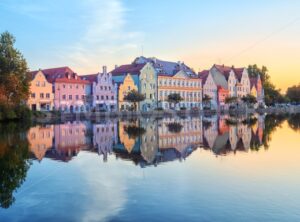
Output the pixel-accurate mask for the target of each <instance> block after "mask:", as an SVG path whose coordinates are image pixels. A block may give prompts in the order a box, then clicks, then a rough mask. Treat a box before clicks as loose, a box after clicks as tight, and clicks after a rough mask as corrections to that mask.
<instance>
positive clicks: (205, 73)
mask: <svg viewBox="0 0 300 222" xmlns="http://www.w3.org/2000/svg"><path fill="white" fill-rule="evenodd" d="M198 75H199V78H200V79H201V81H202V85H204V84H205V82H206V79H207V77H208V75H209V70H203V71H201V72H199V73H198Z"/></svg>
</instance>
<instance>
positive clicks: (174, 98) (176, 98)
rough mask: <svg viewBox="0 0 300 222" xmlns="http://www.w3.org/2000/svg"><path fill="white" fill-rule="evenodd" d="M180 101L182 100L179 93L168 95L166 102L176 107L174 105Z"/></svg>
mask: <svg viewBox="0 0 300 222" xmlns="http://www.w3.org/2000/svg"><path fill="white" fill-rule="evenodd" d="M182 100H183V98H182V97H181V96H180V94H179V93H172V94H169V95H168V102H169V103H171V104H174V106H176V104H178V103H180V101H182Z"/></svg>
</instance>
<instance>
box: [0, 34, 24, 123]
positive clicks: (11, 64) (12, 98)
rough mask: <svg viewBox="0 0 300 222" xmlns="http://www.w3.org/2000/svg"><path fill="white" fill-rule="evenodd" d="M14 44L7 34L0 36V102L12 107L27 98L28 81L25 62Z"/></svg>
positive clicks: (10, 36) (12, 38)
mask: <svg viewBox="0 0 300 222" xmlns="http://www.w3.org/2000/svg"><path fill="white" fill-rule="evenodd" d="M15 42H16V40H15V38H14V37H13V36H12V35H11V34H10V33H8V32H4V33H2V34H1V35H0V102H2V103H5V104H6V105H13V106H16V105H19V104H21V102H23V101H25V100H26V99H27V98H28V96H29V81H30V76H29V74H28V67H27V63H26V60H25V59H24V57H23V55H22V54H21V52H20V51H18V50H17V49H15V48H14V44H15ZM11 117H12V116H11Z"/></svg>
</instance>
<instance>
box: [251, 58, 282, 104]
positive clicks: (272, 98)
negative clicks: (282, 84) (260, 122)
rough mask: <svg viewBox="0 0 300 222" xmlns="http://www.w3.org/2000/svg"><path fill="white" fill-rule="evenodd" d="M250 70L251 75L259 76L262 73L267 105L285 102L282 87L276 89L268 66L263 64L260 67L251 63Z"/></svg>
mask: <svg viewBox="0 0 300 222" xmlns="http://www.w3.org/2000/svg"><path fill="white" fill-rule="evenodd" d="M248 72H249V77H257V76H258V75H260V78H261V81H262V84H263V88H264V93H265V103H266V104H267V105H272V104H275V103H282V102H285V98H284V96H283V95H281V93H280V89H276V87H275V85H274V84H273V83H272V82H271V78H270V75H269V73H268V69H267V67H265V66H263V67H262V68H259V67H258V66H257V65H256V64H255V65H249V66H248Z"/></svg>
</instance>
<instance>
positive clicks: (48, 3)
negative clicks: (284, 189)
mask: <svg viewBox="0 0 300 222" xmlns="http://www.w3.org/2000/svg"><path fill="white" fill-rule="evenodd" d="M299 11H300V1H294V0H287V1H282V0H260V1H259V0H251V1H250V0H248V1H238V0H229V1H220V0H219V1H217V0H212V1H202V0H185V1H184V0H178V1H174V0H160V1H159V0H152V1H139V0H85V1H81V0H72V1H71V0H65V1H63V0H60V1H58V0H43V1H40V0H18V1H17V0H1V2H0V32H2V31H5V30H8V31H10V32H11V33H13V34H14V35H15V37H16V38H17V47H18V48H19V49H20V50H21V51H22V52H23V53H24V55H25V57H26V58H27V60H28V63H29V66H30V68H31V69H37V68H47V67H57V66H64V65H68V66H70V67H72V68H73V69H74V70H75V71H77V72H78V73H80V74H82V73H91V72H97V71H98V70H99V69H100V67H101V66H102V65H108V66H109V68H112V67H113V66H114V65H115V64H118V65H120V64H122V63H128V62H130V61H132V60H133V59H134V57H136V56H139V55H141V54H142V48H143V53H144V55H145V56H156V57H159V58H161V59H169V60H174V61H185V62H186V63H187V64H189V65H191V66H192V67H193V68H195V70H199V69H202V68H208V67H209V66H211V65H212V64H213V63H226V64H228V65H232V64H234V65H236V66H244V65H248V64H249V63H258V64H259V65H262V64H264V65H267V66H268V67H269V69H270V71H272V74H273V75H274V81H275V83H276V84H277V85H278V86H279V87H282V88H285V87H286V86H287V85H288V84H291V83H292V80H293V78H295V77H296V76H298V75H299V74H300V73H299V70H300V68H297V67H298V63H299V59H300V41H299V39H300V15H299ZM283 72H287V73H288V75H289V78H285V79H282V80H281V79H280V78H281V76H282V73H283ZM298 78H299V77H298ZM299 82H300V78H299Z"/></svg>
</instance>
